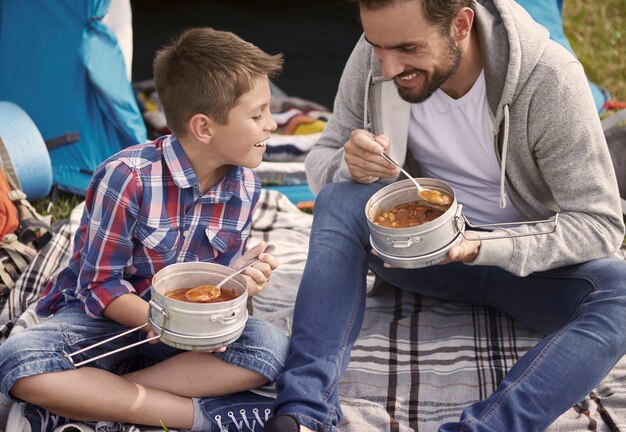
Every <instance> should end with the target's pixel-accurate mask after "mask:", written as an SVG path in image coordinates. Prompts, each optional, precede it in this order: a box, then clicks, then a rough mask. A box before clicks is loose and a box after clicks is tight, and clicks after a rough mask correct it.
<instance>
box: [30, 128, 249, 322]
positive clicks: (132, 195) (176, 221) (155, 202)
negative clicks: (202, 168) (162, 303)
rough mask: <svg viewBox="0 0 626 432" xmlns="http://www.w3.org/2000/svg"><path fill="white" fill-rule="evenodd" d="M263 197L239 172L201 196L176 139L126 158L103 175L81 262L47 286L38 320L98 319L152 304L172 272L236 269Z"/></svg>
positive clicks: (95, 186)
mask: <svg viewBox="0 0 626 432" xmlns="http://www.w3.org/2000/svg"><path fill="white" fill-rule="evenodd" d="M260 192H261V183H260V181H259V178H258V177H257V175H256V174H255V173H254V172H253V171H252V170H250V169H247V168H242V167H239V166H233V167H232V168H231V169H230V171H229V172H228V174H227V175H226V176H225V177H224V179H223V180H222V181H221V182H220V183H219V184H217V185H215V186H213V187H212V188H211V189H210V190H208V191H207V192H206V193H204V194H203V195H201V191H200V186H199V182H198V178H197V177H196V174H195V173H194V171H193V169H192V167H191V163H190V162H189V159H188V158H187V156H186V155H185V153H184V151H183V149H182V147H181V145H180V143H179V142H178V139H177V138H176V137H175V136H174V135H168V136H165V137H161V138H159V139H157V140H155V141H153V142H150V143H145V144H140V145H136V146H133V147H129V148H127V149H124V150H122V151H121V152H119V153H118V154H116V155H114V156H112V157H111V158H109V159H108V160H107V161H105V162H104V163H102V164H101V165H100V166H99V167H98V168H97V169H96V171H95V173H94V175H93V177H92V180H91V183H90V185H89V188H88V190H87V195H86V197H85V211H84V213H83V217H82V220H81V224H80V228H79V229H78V231H77V233H76V236H75V238H74V254H73V256H72V257H71V258H70V262H69V264H68V265H67V267H66V268H64V269H63V270H62V271H61V272H60V273H58V274H57V275H56V276H55V277H53V278H52V279H51V281H50V282H49V283H48V285H47V286H46V289H45V290H44V293H43V297H42V299H41V300H40V301H39V303H38V305H37V313H39V314H41V315H49V314H51V313H54V312H55V311H56V310H58V309H60V308H61V307H63V306H65V305H79V306H80V307H83V308H84V309H85V311H86V313H87V314H88V315H89V316H92V317H98V316H101V315H102V312H103V311H104V309H105V308H106V307H107V305H108V304H109V303H111V301H113V300H114V299H115V298H117V297H119V296H121V295H122V294H126V293H136V294H137V295H139V296H141V297H142V298H144V299H146V300H149V297H150V289H149V288H150V286H151V280H152V276H154V274H155V273H156V272H157V271H159V270H161V269H162V268H163V267H165V266H167V265H168V264H172V263H175V262H182V261H210V262H216V263H219V264H223V265H229V264H230V263H231V262H232V261H233V260H234V259H236V258H238V257H239V256H241V253H242V251H243V250H244V247H245V244H246V241H247V239H248V236H249V234H250V226H251V221H252V212H253V210H254V206H255V205H256V203H257V201H258V199H259V195H260Z"/></svg>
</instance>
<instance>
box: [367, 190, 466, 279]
mask: <svg viewBox="0 0 626 432" xmlns="http://www.w3.org/2000/svg"><path fill="white" fill-rule="evenodd" d="M417 181H418V182H419V183H420V184H421V185H422V186H424V187H425V188H428V189H436V190H439V191H441V192H445V193H447V194H448V195H450V196H451V197H452V204H451V205H450V207H449V208H448V209H447V210H446V211H445V212H444V213H443V214H442V215H441V216H439V217H437V218H436V219H434V220H432V221H430V222H426V223H424V224H421V225H417V226H412V227H407V228H387V227H383V226H380V225H378V224H376V223H374V220H375V219H376V216H377V215H378V214H379V213H380V212H381V211H388V210H391V209H392V208H393V207H395V206H397V205H399V204H405V203H409V202H414V201H422V202H424V203H425V204H426V205H428V203H426V202H425V201H424V200H423V199H421V198H420V197H419V195H418V193H417V189H416V187H415V185H414V184H413V182H412V181H411V180H409V179H407V180H402V181H399V182H395V183H392V184H390V185H388V186H385V187H384V188H382V189H381V190H379V191H378V192H376V193H375V194H374V195H372V197H371V198H370V199H369V200H368V202H367V204H366V205H365V215H366V218H367V223H368V225H369V229H370V241H371V244H372V247H373V249H374V250H376V252H378V253H379V255H380V256H381V258H382V257H385V258H391V259H397V260H401V261H402V263H403V267H404V268H416V267H423V266H424V265H423V264H424V262H425V261H428V262H429V261H432V259H433V254H434V256H437V255H440V254H443V253H444V249H446V248H447V249H448V250H449V249H450V248H451V247H452V245H453V243H454V242H455V241H456V242H457V243H458V242H459V241H460V240H461V236H460V233H462V232H463V231H464V229H465V223H464V219H463V218H461V217H460V215H461V212H462V206H461V205H460V204H458V203H457V200H456V196H455V194H454V190H453V189H452V187H450V186H449V185H448V184H447V183H445V182H443V181H441V180H437V179H431V178H418V179H417ZM446 253H447V252H446ZM422 257H429V258H427V259H422ZM444 257H445V254H444ZM442 259H443V258H442ZM385 261H387V259H385ZM388 262H389V263H390V264H393V263H392V262H391V261H388ZM411 263H413V267H410V266H411Z"/></svg>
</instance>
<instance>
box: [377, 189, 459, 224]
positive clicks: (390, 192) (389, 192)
mask: <svg viewBox="0 0 626 432" xmlns="http://www.w3.org/2000/svg"><path fill="white" fill-rule="evenodd" d="M416 179H417V181H418V182H419V183H420V185H422V186H424V187H428V188H429V189H436V190H439V191H441V192H445V193H447V194H449V195H450V196H451V197H452V204H450V207H448V209H446V211H445V212H444V213H443V214H441V215H440V216H438V217H437V218H435V219H433V220H432V221H429V222H426V223H423V224H420V225H414V226H410V227H402V228H392V227H384V226H381V225H378V224H377V223H375V222H374V221H373V218H374V217H375V216H376V215H377V214H378V213H380V211H381V210H383V209H384V207H382V205H381V204H380V203H381V202H382V201H383V200H385V199H389V198H390V197H394V196H396V195H399V194H402V193H406V191H407V190H410V189H412V190H415V185H414V184H413V182H412V181H411V180H410V179H405V180H400V181H397V182H394V183H391V184H389V185H387V186H385V187H383V188H382V189H380V190H379V191H377V192H376V193H374V194H373V195H372V196H371V197H370V199H369V200H368V201H367V203H366V205H365V218H366V219H367V222H368V224H369V225H370V226H374V227H375V229H376V230H380V231H381V232H384V233H389V234H392V233H393V234H398V235H404V234H413V233H416V232H418V233H420V234H425V233H428V232H430V231H433V230H436V229H438V228H439V227H440V226H441V225H443V224H447V223H449V221H450V219H451V218H452V217H453V216H454V214H455V213H456V209H457V207H458V203H457V200H456V194H455V193H454V190H453V189H452V187H451V186H450V185H449V184H448V183H446V182H444V181H443V180H438V179H433V178H425V177H424V178H422V177H416ZM416 195H417V191H416ZM415 201H419V202H424V203H426V204H427V205H428V203H427V202H426V201H424V200H423V199H421V198H420V197H419V196H417V198H416V199H415V200H412V201H401V202H398V203H397V204H394V206H395V205H399V204H402V203H410V202H415ZM376 206H378V207H376ZM394 206H391V207H390V208H389V209H387V210H390V209H391V208H393V207H394Z"/></svg>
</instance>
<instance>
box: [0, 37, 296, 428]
mask: <svg viewBox="0 0 626 432" xmlns="http://www.w3.org/2000/svg"><path fill="white" fill-rule="evenodd" d="M281 68H282V56H281V55H274V56H270V55H268V54H266V53H264V52H263V51H261V50H260V49H259V48H257V47H255V46H254V45H252V44H250V43H248V42H245V41H243V40H241V39H240V38H238V37H237V36H235V35H233V34H232V33H229V32H221V31H216V30H213V29H211V28H198V29H191V30H188V31H186V32H184V33H183V34H182V35H181V36H180V37H179V38H177V39H176V40H175V41H173V42H172V43H171V44H170V45H168V46H166V47H165V48H163V49H162V50H161V51H159V52H158V53H157V56H156V58H155V61H154V76H155V82H156V89H157V92H158V94H159V97H160V100H161V103H162V105H163V109H164V111H165V115H166V118H167V121H168V126H169V128H170V129H171V131H172V134H171V135H168V136H164V137H161V138H159V139H157V140H155V141H153V142H150V143H144V144H140V145H136V146H133V147H130V148H128V149H125V150H122V151H121V152H119V153H118V154H116V155H114V156H112V157H111V158H109V159H108V160H107V161H105V162H104V163H103V164H101V165H100V166H99V167H98V168H97V170H96V172H95V173H94V175H93V178H92V181H91V184H90V186H89V189H88V191H87V195H86V198H85V211H84V214H83V217H82V220H81V226H80V229H79V230H78V232H77V234H76V237H75V244H74V255H73V256H72V258H71V259H70V262H69V264H68V266H67V267H66V268H65V269H64V270H62V271H61V272H60V273H59V274H58V275H57V276H55V277H54V278H53V279H52V280H51V281H50V283H49V284H48V286H47V288H46V290H45V291H46V292H45V293H44V297H43V298H42V299H41V301H40V302H39V304H38V306H37V311H38V313H39V314H41V315H44V316H45V315H51V316H50V318H49V319H47V320H45V321H43V322H42V323H41V324H39V325H37V326H33V327H31V328H28V329H27V330H26V331H25V332H23V333H18V334H15V335H13V336H11V337H10V338H9V339H7V341H6V342H5V343H4V344H3V345H2V346H0V380H1V381H0V389H1V391H2V392H3V393H5V394H7V395H10V396H11V397H12V398H13V399H15V400H23V401H26V402H29V404H25V405H21V406H23V407H25V413H24V414H25V417H26V418H27V419H28V421H29V422H30V426H31V428H32V429H33V430H41V429H44V430H46V429H48V430H50V429H53V428H54V427H55V426H56V425H57V424H59V423H64V422H65V419H63V418H61V419H59V418H58V416H63V417H68V418H73V419H77V420H83V421H93V420H104V421H112V422H124V423H135V424H143V425H154V426H158V425H160V424H161V422H163V423H164V424H165V425H167V426H168V427H169V428H185V429H192V430H203V431H207V430H213V429H215V430H230V429H228V428H229V424H230V423H232V422H241V421H245V422H246V423H248V422H249V423H250V424H251V425H252V423H254V422H255V421H256V426H255V427H258V428H259V429H260V428H261V427H262V424H263V421H264V420H262V419H261V418H259V417H258V416H259V415H261V416H265V417H267V415H268V413H269V410H267V411H266V410H265V408H266V407H269V405H270V401H271V399H269V398H264V397H262V396H258V395H256V394H254V393H250V392H247V390H249V389H252V388H255V387H258V386H261V385H263V384H265V383H267V382H271V381H273V380H274V379H275V377H276V376H277V374H278V372H279V371H280V369H281V368H282V366H283V362H284V358H285V356H286V351H287V344H288V341H287V337H286V336H285V335H284V334H283V333H282V332H281V331H279V330H278V329H277V328H274V327H272V326H270V325H269V324H267V323H265V322H263V321H261V320H259V319H256V318H254V317H250V318H249V320H248V322H247V324H246V327H245V330H244V332H243V334H242V335H241V337H240V338H239V339H238V340H237V341H236V342H234V343H233V344H231V345H230V346H228V347H227V348H223V349H220V350H217V351H216V352H214V353H205V352H193V351H189V352H184V351H181V350H177V349H174V348H172V347H169V346H167V345H165V344H163V343H156V344H145V345H144V344H142V345H139V346H138V347H136V348H133V349H128V350H124V351H122V352H120V353H117V354H114V355H111V356H108V357H104V358H103V359H101V360H98V361H96V362H94V363H91V364H90V365H89V366H86V367H82V368H80V369H76V368H74V367H73V366H72V365H71V364H70V363H69V361H68V360H67V359H65V358H64V357H63V355H62V354H61V353H62V352H63V351H66V352H74V351H77V350H79V349H81V348H83V347H85V346H90V345H92V344H94V343H95V342H98V341H100V340H103V339H106V338H108V337H110V336H111V335H113V334H117V333H120V332H122V331H123V330H126V329H127V328H132V327H136V326H140V325H142V324H144V323H146V322H147V317H148V313H149V305H148V302H147V301H148V300H149V294H150V285H151V278H152V276H153V275H154V274H155V273H156V272H157V271H158V270H160V269H162V268H163V267H165V266H166V265H168V264H172V263H175V262H180V261H210V262H215V263H219V264H223V265H231V264H233V267H238V266H240V265H241V264H242V263H243V262H244V261H246V260H248V259H250V258H252V257H253V256H256V255H259V254H260V258H261V262H260V263H258V264H256V265H255V266H254V267H252V268H250V269H248V270H246V272H245V275H246V276H245V277H246V280H247V282H248V288H249V294H250V295H254V294H256V293H258V292H259V291H260V290H261V289H263V287H264V286H265V284H266V282H267V280H268V279H269V276H270V273H271V271H272V270H273V269H274V268H276V266H277V265H278V261H277V260H276V258H275V257H274V256H272V255H270V254H266V253H262V252H263V250H264V249H265V243H264V242H262V243H261V244H259V245H257V246H255V247H253V248H251V249H250V250H249V251H248V252H247V253H246V254H244V255H243V256H240V255H241V253H242V252H243V250H244V249H245V246H246V241H247V239H248V235H249V232H250V226H251V220H252V213H253V210H254V207H255V204H256V203H257V200H258V197H259V194H260V190H261V185H260V181H259V178H258V177H257V176H256V174H254V172H253V171H252V170H251V168H254V167H256V166H258V165H259V163H260V162H261V158H262V155H263V152H264V151H265V144H266V143H267V140H268V139H269V137H270V134H271V132H272V131H274V130H275V129H276V126H277V125H276V122H275V121H274V120H273V118H272V116H271V113H270V111H269V103H270V86H269V79H270V78H273V77H275V76H276V74H277V73H278V72H279V71H280V70H281ZM145 332H146V333H147V335H148V336H151V335H154V332H153V331H152V330H151V329H150V328H149V326H148V325H147V324H146V326H145ZM133 335H134V336H133ZM142 337H146V334H143V335H142ZM136 341H137V336H136V333H131V334H130V335H128V336H127V337H124V338H121V339H118V340H116V341H115V345H114V346H113V345H112V344H108V345H105V346H104V347H101V348H102V350H100V351H99V352H98V353H94V354H91V353H92V351H89V356H90V357H93V356H95V355H97V354H99V353H102V352H110V351H112V350H113V349H115V348H118V347H120V346H127V345H130V344H132V343H133V342H136ZM94 351H95V350H94ZM139 356H141V357H147V358H150V359H153V360H157V361H158V363H157V364H155V365H154V366H151V367H147V368H145V369H142V370H139V371H137V372H132V373H128V374H125V375H122V376H118V375H116V374H114V373H112V372H110V371H111V370H112V369H113V368H114V367H115V366H116V365H119V363H121V362H124V361H128V360H130V359H132V358H135V357H139ZM92 365H94V366H95V367H92ZM224 395H230V396H225V397H220V396H224ZM201 398H204V399H201ZM256 402H258V403H259V404H261V405H258V404H257V405H254V403H256ZM31 404H32V405H31ZM35 405H37V406H40V407H43V408H46V409H47V410H49V411H50V412H53V413H55V414H57V415H58V416H56V415H55V416H52V417H51V420H52V421H50V422H49V423H48V424H47V425H46V424H43V425H42V424H41V423H44V420H43V418H42V417H41V415H40V414H41V413H42V412H44V413H45V411H44V410H41V409H39V408H37V407H36V406H35ZM255 407H256V408H261V409H260V410H259V411H260V413H261V414H259V413H258V412H256V411H255V412H254V413H253V408H255ZM240 408H242V409H241V411H240ZM233 413H235V415H236V416H237V417H240V416H241V417H245V418H239V419H238V420H235V419H234V418H233V417H234V415H233ZM233 427H234V426H233ZM255 430H256V429H255Z"/></svg>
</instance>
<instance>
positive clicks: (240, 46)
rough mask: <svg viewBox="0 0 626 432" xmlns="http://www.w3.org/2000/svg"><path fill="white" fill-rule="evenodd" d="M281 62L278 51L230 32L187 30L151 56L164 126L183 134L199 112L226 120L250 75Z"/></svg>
mask: <svg viewBox="0 0 626 432" xmlns="http://www.w3.org/2000/svg"><path fill="white" fill-rule="evenodd" d="M282 65H283V57H282V54H276V55H269V54H267V53H265V52H264V51H263V50H261V49H260V48H258V47H256V46H255V45H253V44H251V43H249V42H246V41H244V40H243V39H241V38H239V37H238V36H236V35H235V34H233V33H231V32H227V31H218V30H215V29H212V28H209V27H204V28H193V29H189V30H186V31H185V32H183V33H182V34H181V35H180V36H178V37H177V38H175V39H174V40H173V41H172V42H170V43H169V44H168V45H167V46H165V47H164V48H162V49H161V50H159V51H158V52H157V54H156V56H155V58H154V65H153V66H154V80H155V86H156V90H157V93H158V95H159V99H160V101H161V105H162V106H163V111H164V112H165V117H166V119H167V124H168V127H169V128H170V130H171V131H172V132H174V133H175V134H176V135H178V136H184V135H185V134H186V133H187V128H186V123H187V121H188V120H189V119H190V118H191V117H192V116H194V115H195V114H199V113H200V114H205V115H206V116H208V117H209V118H211V119H212V120H214V121H216V122H218V123H220V124H226V123H227V121H228V113H229V112H230V110H231V109H232V108H234V107H235V105H236V104H237V101H238V100H239V98H240V97H241V96H242V95H244V94H245V93H247V92H249V91H250V90H252V86H253V81H254V80H255V79H256V78H260V77H267V78H269V79H273V78H275V77H276V75H278V73H279V72H280V71H281V70H282Z"/></svg>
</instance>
